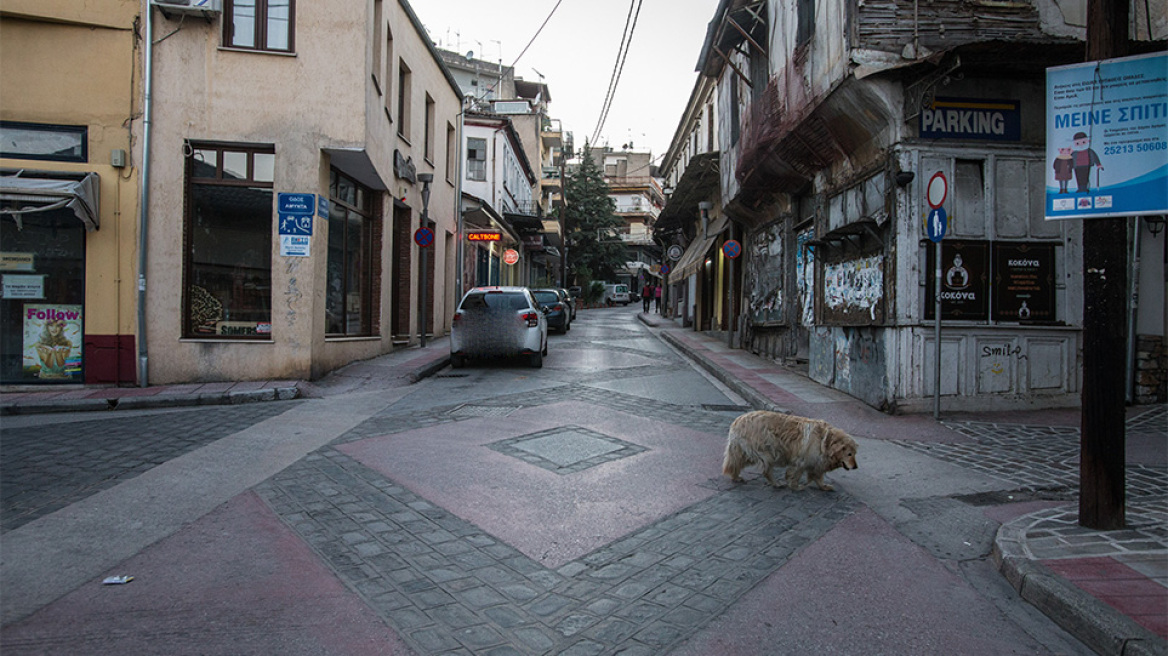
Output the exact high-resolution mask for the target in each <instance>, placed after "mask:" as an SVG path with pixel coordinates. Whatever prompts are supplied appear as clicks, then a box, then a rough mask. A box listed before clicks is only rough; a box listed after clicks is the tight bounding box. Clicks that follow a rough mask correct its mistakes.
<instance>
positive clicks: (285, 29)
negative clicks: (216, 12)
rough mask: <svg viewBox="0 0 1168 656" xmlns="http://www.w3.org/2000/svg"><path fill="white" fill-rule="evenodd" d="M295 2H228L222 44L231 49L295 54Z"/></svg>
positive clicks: (284, 0) (251, 0)
mask: <svg viewBox="0 0 1168 656" xmlns="http://www.w3.org/2000/svg"><path fill="white" fill-rule="evenodd" d="M295 9H296V5H295V1H294V0H227V2H226V3H225V5H224V8H223V11H224V20H223V26H224V35H223V41H224V43H225V44H226V45H227V46H228V47H230V48H244V49H247V50H266V51H272V52H292V51H293V45H294V38H293V37H294V35H295V29H294V25H295V15H296V11H295Z"/></svg>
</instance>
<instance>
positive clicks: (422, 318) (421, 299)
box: [418, 173, 434, 348]
mask: <svg viewBox="0 0 1168 656" xmlns="http://www.w3.org/2000/svg"><path fill="white" fill-rule="evenodd" d="M433 181H434V174H433V173H419V174H418V182H421V183H422V227H423V228H428V227H429V224H430V183H431V182H433ZM429 251H430V249H429V247H426V246H423V247H422V268H421V270H420V271H419V272H418V286H419V287H421V291H419V292H418V325H420V326H421V327H422V344H421V345H422V348H426V323H427V321H426V318H427V317H426V291H427V289H426V288H427V284H426V283H428V282H429V281H428V280H427V276H426V273H427V270H426V266H427V265H428V264H429V262H428V260H429V258H428V257H427V255H428V254H429Z"/></svg>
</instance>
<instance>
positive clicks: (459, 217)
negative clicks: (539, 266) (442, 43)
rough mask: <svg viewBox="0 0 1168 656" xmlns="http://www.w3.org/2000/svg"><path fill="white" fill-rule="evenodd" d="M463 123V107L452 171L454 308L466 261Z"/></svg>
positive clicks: (460, 290)
mask: <svg viewBox="0 0 1168 656" xmlns="http://www.w3.org/2000/svg"><path fill="white" fill-rule="evenodd" d="M465 122H466V107H465V106H464V107H463V108H462V111H460V112H459V113H458V148H457V149H455V150H456V152H457V153H458V155H457V157H458V159H457V160H455V165H454V171H455V174H454V216H455V217H456V219H455V220H456V221H457V226H458V229H457V235H455V237H456V238H457V239H458V243H457V244H455V246H454V252H455V254H456V255H455V257H457V258H458V261H457V262H455V264H454V275H455V276H457V278H458V279H457V280H456V281H455V284H454V307H455V308H457V307H458V304H459V303H461V302H462V295H463V293H464V290H463V288H462V285H463V278H464V277H465V276H466V272H465V271H463V266H464V263H463V261H464V260H465V259H466V246H465V243H466V235H465V234H463V230H464V228H465V222H464V217H463V214H462V171H463V166H462V157H463V153H462V142H463V136H462V132H463V127H464V123H465Z"/></svg>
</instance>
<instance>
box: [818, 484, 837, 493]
mask: <svg viewBox="0 0 1168 656" xmlns="http://www.w3.org/2000/svg"><path fill="white" fill-rule="evenodd" d="M819 489H821V490H823V491H824V492H831V491H832V490H834V489H835V488H834V487H832V486H830V485H828V484H827V483H820V484H819Z"/></svg>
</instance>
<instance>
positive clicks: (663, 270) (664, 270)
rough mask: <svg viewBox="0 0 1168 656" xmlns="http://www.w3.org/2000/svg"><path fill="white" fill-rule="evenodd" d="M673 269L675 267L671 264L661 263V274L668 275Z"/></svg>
mask: <svg viewBox="0 0 1168 656" xmlns="http://www.w3.org/2000/svg"><path fill="white" fill-rule="evenodd" d="M672 270H673V269H672V268H671V267H670V266H669V264H662V265H661V274H662V275H667V274H668V273H669V272H670V271H672Z"/></svg>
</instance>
